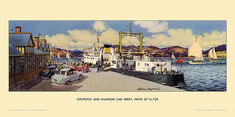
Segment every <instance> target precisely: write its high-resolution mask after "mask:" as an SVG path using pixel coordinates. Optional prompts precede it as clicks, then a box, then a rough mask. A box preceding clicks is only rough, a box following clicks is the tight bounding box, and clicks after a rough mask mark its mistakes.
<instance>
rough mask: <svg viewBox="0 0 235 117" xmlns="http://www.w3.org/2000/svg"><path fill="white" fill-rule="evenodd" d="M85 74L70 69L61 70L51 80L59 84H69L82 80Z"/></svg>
mask: <svg viewBox="0 0 235 117" xmlns="http://www.w3.org/2000/svg"><path fill="white" fill-rule="evenodd" d="M82 77H83V73H82V72H79V71H75V70H73V69H70V68H64V69H61V70H60V71H59V72H58V74H55V75H53V76H52V78H51V82H53V83H57V84H69V83H70V82H72V81H75V80H78V79H82Z"/></svg>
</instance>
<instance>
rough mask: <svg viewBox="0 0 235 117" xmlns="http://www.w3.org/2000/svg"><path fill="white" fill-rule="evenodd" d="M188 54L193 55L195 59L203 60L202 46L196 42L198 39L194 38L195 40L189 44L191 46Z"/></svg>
mask: <svg viewBox="0 0 235 117" xmlns="http://www.w3.org/2000/svg"><path fill="white" fill-rule="evenodd" d="M188 56H189V57H190V56H194V57H195V58H196V60H197V59H198V60H199V59H200V60H203V56H202V48H201V46H200V44H199V42H198V39H197V38H196V40H195V42H194V43H193V44H192V45H191V47H190V48H189V50H188Z"/></svg>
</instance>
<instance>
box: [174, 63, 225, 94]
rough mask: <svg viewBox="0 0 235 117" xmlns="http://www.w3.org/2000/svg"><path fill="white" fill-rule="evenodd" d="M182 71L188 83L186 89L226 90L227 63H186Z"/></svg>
mask: <svg viewBox="0 0 235 117" xmlns="http://www.w3.org/2000/svg"><path fill="white" fill-rule="evenodd" d="M175 66H176V67H178V68H179V67H180V66H178V65H175ZM182 71H183V72H184V78H185V82H186V84H187V86H186V87H185V88H184V89H186V90H189V91H226V78H227V74H226V64H221V63H220V64H204V65H190V64H184V65H183V68H182Z"/></svg>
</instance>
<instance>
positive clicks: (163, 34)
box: [9, 20, 226, 50]
mask: <svg viewBox="0 0 235 117" xmlns="http://www.w3.org/2000/svg"><path fill="white" fill-rule="evenodd" d="M131 23H132V32H142V33H143V43H144V45H146V46H149V45H151V46H157V47H160V48H163V47H169V46H181V47H185V48H188V47H190V45H192V44H193V42H194V41H195V38H196V36H197V38H198V39H199V42H200V45H201V46H202V48H203V49H204V50H205V49H208V48H210V47H212V46H213V45H214V46H218V45H222V44H226V21H224V20H218V21H217V20H213V21H210V20H205V21H203V20H195V21H194V20H169V21H168V20H166V21H163V20H151V21H150V20H148V21H142V20H141V21H131ZM15 26H21V28H22V32H32V34H33V36H36V35H39V33H40V34H43V35H45V36H46V38H47V41H48V42H49V43H51V44H52V46H53V47H59V48H64V49H70V50H73V49H80V50H82V49H84V48H88V47H90V46H92V45H93V44H94V43H95V42H97V32H98V30H99V32H100V33H99V38H100V41H101V43H102V44H112V45H118V42H119V31H124V32H129V27H130V21H126V20H121V21H120V20H119V21H115V20H111V21H108V20H104V21H91V20H90V21H79V20H78V21H71V20H68V21H66V20H65V21H59V20H58V21H56V20H55V21H43V20H39V21H37V20H33V21H31V20H25V21H20V20H17V21H13V20H11V21H9V32H10V31H11V30H12V29H13V30H14V28H15ZM122 43H123V45H136V46H138V45H139V41H138V39H136V37H130V36H126V37H125V39H123V42H122Z"/></svg>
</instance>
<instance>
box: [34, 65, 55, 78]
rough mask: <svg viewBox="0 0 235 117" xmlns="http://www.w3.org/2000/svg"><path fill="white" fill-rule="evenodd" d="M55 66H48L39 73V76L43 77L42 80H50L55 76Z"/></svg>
mask: <svg viewBox="0 0 235 117" xmlns="http://www.w3.org/2000/svg"><path fill="white" fill-rule="evenodd" d="M55 69H56V67H55V66H48V67H45V68H43V70H42V71H41V72H39V74H38V75H39V76H41V77H42V79H50V78H51V76H53V75H54V74H55V72H54V71H55Z"/></svg>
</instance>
